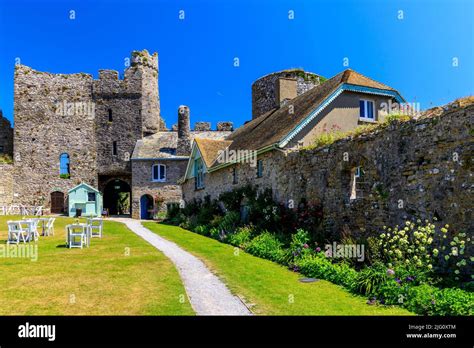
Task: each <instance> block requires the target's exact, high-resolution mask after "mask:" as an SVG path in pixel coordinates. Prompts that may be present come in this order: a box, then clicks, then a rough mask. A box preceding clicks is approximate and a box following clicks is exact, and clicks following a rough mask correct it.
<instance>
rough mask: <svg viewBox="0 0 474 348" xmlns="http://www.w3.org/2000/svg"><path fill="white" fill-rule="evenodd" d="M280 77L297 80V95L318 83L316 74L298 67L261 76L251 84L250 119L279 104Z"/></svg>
mask: <svg viewBox="0 0 474 348" xmlns="http://www.w3.org/2000/svg"><path fill="white" fill-rule="evenodd" d="M280 77H283V78H294V79H296V80H297V81H296V94H297V96H298V95H300V94H303V93H305V92H306V91H309V90H310V89H311V88H313V87H315V86H318V85H319V84H320V77H319V76H318V75H316V74H313V73H310V72H305V71H303V70H300V69H291V70H283V71H280V72H276V73H273V74H269V75H266V76H263V77H261V78H260V79H258V80H257V81H255V82H254V83H253V84H252V119H254V118H257V117H259V116H261V115H263V114H264V113H266V112H268V111H270V110H272V109H274V108H275V107H279V106H280V105H279V103H277V100H276V99H277V93H276V87H277V80H278V79H279V78H280ZM277 104H278V105H277Z"/></svg>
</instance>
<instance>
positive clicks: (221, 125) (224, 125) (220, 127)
mask: <svg viewBox="0 0 474 348" xmlns="http://www.w3.org/2000/svg"><path fill="white" fill-rule="evenodd" d="M233 130H234V124H233V123H232V122H217V131H219V132H232V131H233Z"/></svg>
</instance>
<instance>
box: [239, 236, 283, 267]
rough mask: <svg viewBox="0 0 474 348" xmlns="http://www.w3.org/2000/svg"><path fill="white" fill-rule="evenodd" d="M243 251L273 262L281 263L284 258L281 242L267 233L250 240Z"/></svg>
mask: <svg viewBox="0 0 474 348" xmlns="http://www.w3.org/2000/svg"><path fill="white" fill-rule="evenodd" d="M245 251H246V252H248V253H250V254H252V255H255V256H258V257H261V258H264V259H267V260H271V261H275V262H282V261H283V257H284V251H283V249H282V245H281V242H280V241H279V240H278V239H277V238H276V237H275V236H273V235H272V234H271V233H269V232H267V231H265V232H263V233H262V234H260V235H259V236H257V237H255V238H254V239H252V240H251V241H250V242H249V243H248V244H247V246H246V247H245Z"/></svg>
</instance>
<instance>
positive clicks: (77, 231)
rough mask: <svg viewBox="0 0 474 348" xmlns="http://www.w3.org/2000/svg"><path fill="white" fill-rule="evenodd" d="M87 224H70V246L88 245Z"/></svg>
mask: <svg viewBox="0 0 474 348" xmlns="http://www.w3.org/2000/svg"><path fill="white" fill-rule="evenodd" d="M87 228H88V227H87V226H86V225H78V224H75V225H68V226H66V229H67V236H68V238H67V243H68V247H69V248H81V249H82V247H83V246H84V245H87Z"/></svg>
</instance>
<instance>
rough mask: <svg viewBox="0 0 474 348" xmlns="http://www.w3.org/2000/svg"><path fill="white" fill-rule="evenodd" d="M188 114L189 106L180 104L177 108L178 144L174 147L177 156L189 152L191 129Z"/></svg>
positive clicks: (185, 154)
mask: <svg viewBox="0 0 474 348" xmlns="http://www.w3.org/2000/svg"><path fill="white" fill-rule="evenodd" d="M189 116H190V110H189V107H188V106H185V105H181V106H180V107H179V108H178V146H177V148H176V154H177V155H178V156H188V155H189V154H190V153H191V129H190V120H189Z"/></svg>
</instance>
